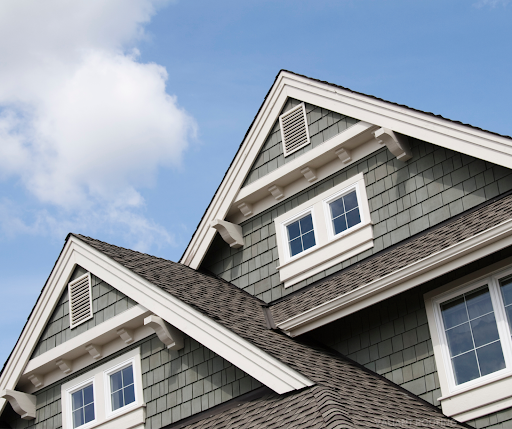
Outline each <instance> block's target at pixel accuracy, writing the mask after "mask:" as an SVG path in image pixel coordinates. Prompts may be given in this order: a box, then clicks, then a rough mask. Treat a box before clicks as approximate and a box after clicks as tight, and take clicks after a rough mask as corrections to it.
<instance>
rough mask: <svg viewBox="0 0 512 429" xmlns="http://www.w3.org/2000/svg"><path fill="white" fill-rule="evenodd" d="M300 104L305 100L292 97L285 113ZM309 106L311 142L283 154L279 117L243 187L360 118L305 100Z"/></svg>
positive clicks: (288, 101) (284, 109)
mask: <svg viewBox="0 0 512 429" xmlns="http://www.w3.org/2000/svg"><path fill="white" fill-rule="evenodd" d="M299 104H301V101H299V100H295V99H294V98H289V99H288V100H287V101H286V104H285V105H284V107H283V110H282V111H281V115H282V114H283V113H286V112H287V111H288V110H290V109H292V108H293V107H295V106H298V105H299ZM305 108H306V118H307V125H308V129H309V137H310V140H311V143H310V144H308V145H307V146H305V147H303V148H302V149H299V150H297V151H296V152H293V153H292V154H290V155H288V156H286V157H285V156H284V154H283V143H282V134H281V127H280V124H279V120H278V119H277V120H276V121H275V124H274V126H273V128H272V131H271V133H270V135H269V136H268V137H267V139H266V140H265V143H264V145H263V147H262V148H261V150H260V152H259V154H258V157H257V158H256V161H255V162H254V164H253V165H252V167H251V169H250V172H249V175H248V176H247V179H245V182H244V184H243V187H245V186H247V185H249V184H251V183H253V182H254V181H256V180H258V179H260V178H261V177H263V176H265V175H267V174H269V173H271V172H272V171H274V170H277V169H278V168H279V167H281V166H282V165H284V164H286V163H288V162H290V161H293V160H294V159H296V158H298V157H299V156H301V155H303V154H304V153H306V152H308V151H310V150H311V149H314V148H315V147H317V146H319V145H321V144H322V143H324V142H326V141H327V140H329V139H331V138H332V137H334V136H336V135H338V134H339V133H342V132H343V131H345V130H346V129H347V128H349V127H351V126H352V125H354V124H355V123H357V122H358V120H357V119H354V118H351V117H349V116H345V115H341V114H339V113H336V112H332V111H330V110H327V109H322V108H321V107H318V106H314V105H312V104H309V103H305Z"/></svg>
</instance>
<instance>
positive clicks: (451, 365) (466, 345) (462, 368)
mask: <svg viewBox="0 0 512 429" xmlns="http://www.w3.org/2000/svg"><path fill="white" fill-rule="evenodd" d="M507 263H508V264H510V260H508V261H501V262H497V263H496V264H494V265H493V266H491V267H487V268H484V269H482V270H480V271H478V272H476V273H472V274H470V275H468V276H466V277H465V278H462V279H459V280H456V281H454V282H451V283H449V284H447V285H445V286H442V287H440V288H438V289H436V290H433V291H431V292H428V293H426V294H425V309H426V311H427V317H428V323H429V329H430V336H431V338H432V345H433V348H434V357H435V361H436V366H437V371H438V376H439V384H440V388H441V397H440V398H439V401H440V402H441V405H442V407H443V412H444V413H445V414H447V415H449V416H452V417H454V418H455V419H457V420H459V421H467V420H472V419H475V418H478V417H481V416H484V415H486V414H489V413H490V412H495V411H499V410H500V409H504V408H507V407H511V406H512V398H511V397H510V392H511V391H512V338H511V332H512V324H511V317H510V316H511V315H512V314H511V312H512V267H510V266H508V267H506V264H507ZM482 398H485V401H482ZM493 410H494V411H493Z"/></svg>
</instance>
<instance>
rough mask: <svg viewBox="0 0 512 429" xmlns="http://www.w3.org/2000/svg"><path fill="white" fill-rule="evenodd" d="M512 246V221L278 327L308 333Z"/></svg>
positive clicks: (292, 332) (287, 331)
mask: <svg viewBox="0 0 512 429" xmlns="http://www.w3.org/2000/svg"><path fill="white" fill-rule="evenodd" d="M510 245H512V219H511V220H507V221H505V222H503V223H501V224H499V225H497V226H495V227H492V228H489V229H488V230H486V231H483V232H481V233H479V234H476V235H475V236H473V237H470V238H468V239H466V240H463V241H461V242H460V243H456V244H454V245H452V246H450V247H448V248H446V249H444V250H441V251H439V252H436V253H434V254H432V255H430V256H427V257H426V258H424V259H421V260H420V261H417V262H415V263H413V264H410V265H408V266H406V267H404V268H402V269H400V270H397V271H395V272H393V273H391V274H388V275H386V276H384V277H381V278H379V279H377V280H375V281H373V282H370V283H368V284H366V285H364V286H361V287H358V288H357V289H354V290H353V291H351V292H349V293H347V294H344V295H342V296H340V297H337V298H334V299H332V300H330V301H327V302H325V303H323V304H321V305H319V306H317V307H314V308H312V309H310V310H308V311H305V312H303V313H301V314H298V315H296V316H294V317H291V318H289V319H287V320H285V321H283V322H281V323H278V324H277V327H278V328H280V329H282V330H283V331H285V332H286V333H287V334H288V335H290V336H292V337H295V336H298V335H301V334H304V333H306V332H309V331H312V330H313V329H316V328H318V327H320V326H324V325H326V324H328V323H330V322H333V321H334V320H337V319H340V318H342V317H345V316H348V315H349V314H352V313H354V312H356V311H359V310H361V309H363V308H366V307H369V306H370V305H373V304H375V303H377V302H380V301H382V300H384V299H387V298H389V297H391V296H394V295H396V294H398V293H401V292H403V291H405V290H408V289H411V288H413V287H415V286H418V285H420V284H423V283H425V282H427V281H429V280H432V279H434V278H436V277H439V276H441V275H443V274H445V273H447V272H450V271H453V270H454V269H457V268H459V267H462V266H464V265H466V264H468V263H470V262H473V261H476V260H478V259H480V258H482V257H484V256H486V255H489V254H492V253H494V252H496V251H498V250H500V249H503V248H505V247H507V246H510Z"/></svg>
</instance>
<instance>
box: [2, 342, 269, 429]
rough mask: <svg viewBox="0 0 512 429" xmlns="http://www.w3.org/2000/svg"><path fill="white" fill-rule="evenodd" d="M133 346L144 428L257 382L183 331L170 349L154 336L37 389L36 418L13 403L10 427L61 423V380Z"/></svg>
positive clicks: (47, 427) (7, 416)
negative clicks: (179, 344) (181, 342)
mask: <svg viewBox="0 0 512 429" xmlns="http://www.w3.org/2000/svg"><path fill="white" fill-rule="evenodd" d="M136 347H140V348H141V360H142V362H141V364H142V386H143V391H144V402H145V403H146V416H147V417H146V428H147V429H159V428H161V427H163V426H166V425H168V424H170V423H173V422H175V421H178V420H180V419H183V418H186V417H189V416H191V415H193V414H196V413H199V412H201V411H204V410H206V409H208V408H211V407H214V406H215V405H218V404H221V403H223V402H226V401H229V400H230V399H232V398H234V397H236V396H239V395H243V394H244V393H247V392H249V391H251V390H253V389H256V388H258V387H260V386H261V384H260V383H259V382H258V381H257V380H255V379H254V378H252V377H251V376H249V375H247V374H246V373H245V372H243V371H241V370H239V369H238V368H237V367H235V366H233V365H232V364H231V363H229V362H228V361H226V360H225V359H223V358H222V357H220V356H218V355H217V354H215V353H214V352H212V351H211V350H209V349H207V348H206V347H204V346H202V345H201V344H199V343H197V342H196V341H194V340H193V339H192V338H190V337H185V347H184V348H183V349H181V350H179V351H172V350H168V349H167V348H166V347H165V346H164V344H163V343H162V342H161V341H160V340H159V339H158V338H157V337H156V336H152V337H149V338H147V339H145V340H142V341H140V342H139V343H137V344H135V345H132V346H130V347H127V348H125V349H124V350H122V351H120V352H119V353H117V354H116V355H113V356H109V357H108V358H106V359H104V360H101V361H99V362H97V363H96V364H95V365H92V366H90V367H88V368H87V369H85V370H83V371H79V372H77V373H76V374H73V375H72V376H70V377H67V378H65V379H63V380H61V381H60V382H59V383H55V384H53V385H51V386H49V387H45V388H44V389H42V390H41V391H39V392H37V393H36V396H37V405H36V407H37V417H36V419H35V420H32V421H28V420H22V419H21V418H20V417H19V416H18V415H17V414H15V413H14V411H12V409H10V410H9V411H6V412H4V413H3V416H2V418H3V419H4V420H6V421H8V422H9V424H10V425H11V426H12V428H13V429H25V428H28V429H59V428H61V427H62V414H61V385H62V384H64V383H67V382H68V381H70V380H72V379H74V378H76V377H78V376H80V375H81V374H83V373H84V372H87V371H90V370H91V369H93V368H94V367H96V366H99V365H102V364H103V363H105V362H108V361H109V360H112V359H114V358H116V357H117V356H119V355H121V354H123V353H126V352H127V351H129V350H132V349H134V348H136ZM8 408H10V406H9V407H8ZM6 410H7V408H6Z"/></svg>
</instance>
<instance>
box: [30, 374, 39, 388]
mask: <svg viewBox="0 0 512 429" xmlns="http://www.w3.org/2000/svg"><path fill="white" fill-rule="evenodd" d="M28 379H29V380H30V381H31V383H32V384H33V385H34V386H35V387H36V388H39V387H42V386H43V377H42V376H40V375H37V374H31V375H29V376H28Z"/></svg>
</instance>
